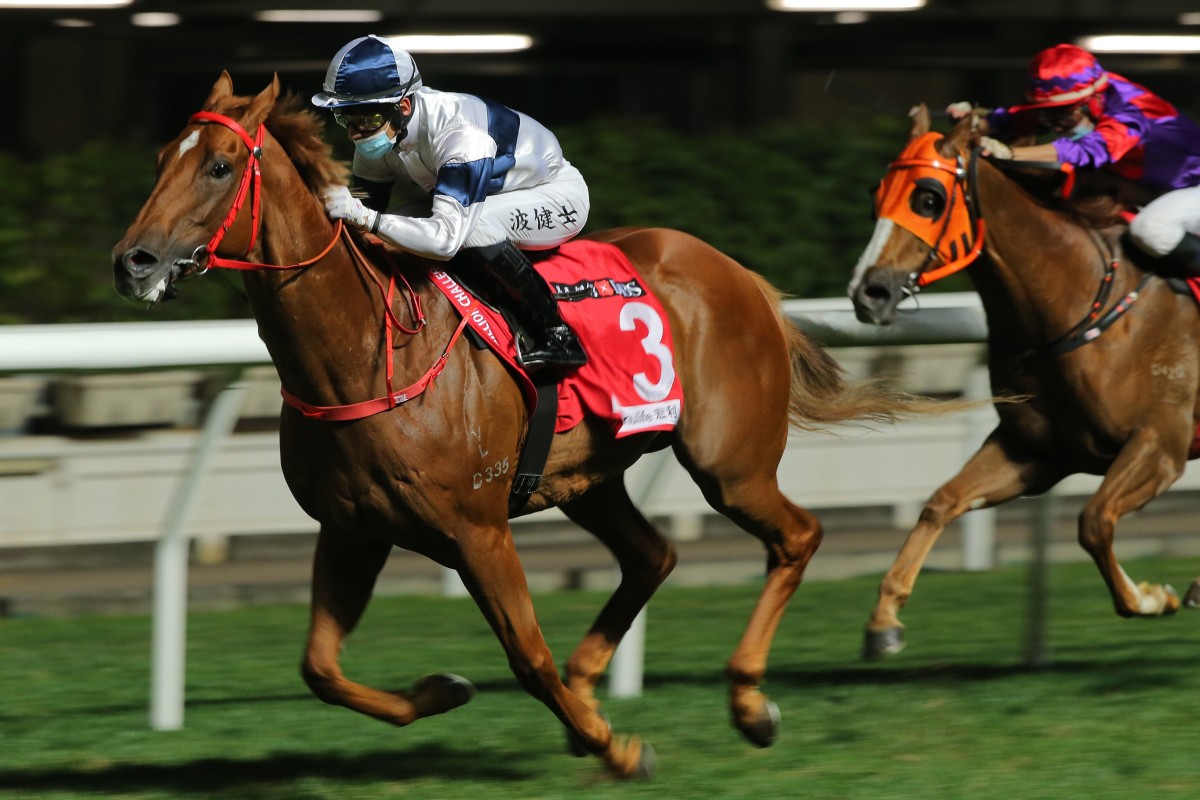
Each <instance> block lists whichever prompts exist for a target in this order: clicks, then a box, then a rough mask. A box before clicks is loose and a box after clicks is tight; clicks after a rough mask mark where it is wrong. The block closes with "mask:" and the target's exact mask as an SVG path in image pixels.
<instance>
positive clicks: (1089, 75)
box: [1018, 44, 1108, 110]
mask: <svg viewBox="0 0 1200 800" xmlns="http://www.w3.org/2000/svg"><path fill="white" fill-rule="evenodd" d="M1107 86H1108V73H1107V72H1105V71H1104V67H1101V66H1100V64H1099V63H1098V62H1097V61H1096V57H1095V56H1093V55H1092V54H1091V53H1089V52H1088V51H1087V50H1084V49H1083V48H1082V47H1076V46H1075V45H1073V44H1056V45H1054V47H1048V48H1046V49H1045V50H1043V51H1042V52H1040V53H1038V54H1037V55H1035V56H1034V57H1033V58H1032V59H1031V60H1030V62H1029V71H1028V73H1027V76H1026V80H1025V97H1026V99H1027V100H1028V101H1029V103H1028V104H1027V105H1024V106H1019V107H1018V108H1019V109H1020V110H1025V109H1032V108H1054V107H1056V106H1073V105H1078V104H1080V103H1084V102H1088V101H1090V100H1092V99H1093V98H1095V99H1096V101H1097V102H1099V101H1100V100H1101V99H1102V98H1103V95H1104V89H1105V87H1107Z"/></svg>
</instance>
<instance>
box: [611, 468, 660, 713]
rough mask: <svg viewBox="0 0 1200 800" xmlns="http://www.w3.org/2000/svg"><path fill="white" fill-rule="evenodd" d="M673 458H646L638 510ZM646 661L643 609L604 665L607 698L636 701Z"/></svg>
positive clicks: (639, 693)
mask: <svg viewBox="0 0 1200 800" xmlns="http://www.w3.org/2000/svg"><path fill="white" fill-rule="evenodd" d="M674 457H675V456H674V454H673V453H672V451H671V449H670V448H667V449H665V450H660V451H658V452H657V453H654V454H653V455H651V456H649V458H652V459H654V464H653V466H652V467H651V468H650V474H649V475H648V476H647V477H646V480H645V481H644V482H643V483H642V485H641V486H640V487H639V489H638V491H637V492H636V497H634V502H635V503H636V504H637V505H638V506H641V505H643V504H644V503H645V502H646V501H647V500H648V499H649V498H650V495H651V494H652V493H653V492H654V488H655V486H656V485H657V484H658V481H659V480H660V479H661V478H662V476H663V473H664V472H666V467H667V464H669V463H670V461H671V459H673V458H674ZM620 581H621V573H620V572H619V571H618V572H617V574H616V582H617V583H620ZM645 657H646V609H644V608H643V609H642V610H641V611H639V612H638V615H637V616H636V617H634V618H633V624H631V625H630V626H629V630H628V631H626V632H625V636H624V637H622V639H621V644H620V645H618V646H617V651H616V652H615V653H613V657H612V661H611V662H610V663H609V665H608V694H609V696H610V697H640V696H641V694H642V678H643V675H644V672H645Z"/></svg>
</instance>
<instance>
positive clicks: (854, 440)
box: [0, 294, 994, 730]
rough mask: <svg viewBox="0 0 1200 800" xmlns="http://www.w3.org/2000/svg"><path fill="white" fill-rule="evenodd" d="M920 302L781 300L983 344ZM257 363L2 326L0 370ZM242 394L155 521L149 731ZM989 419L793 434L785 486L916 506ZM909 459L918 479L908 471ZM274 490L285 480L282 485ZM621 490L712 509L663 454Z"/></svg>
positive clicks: (978, 522) (217, 337)
mask: <svg viewBox="0 0 1200 800" xmlns="http://www.w3.org/2000/svg"><path fill="white" fill-rule="evenodd" d="M923 305H924V306H925V309H924V310H923V312H922V313H921V314H920V315H903V316H902V318H901V320H900V321H899V322H898V323H897V324H896V325H894V326H892V327H890V328H882V329H881V328H875V327H871V326H866V325H862V324H861V323H858V322H857V321H855V320H854V318H853V313H852V311H851V310H850V307H849V303H848V301H846V300H818V301H799V300H793V301H788V302H787V303H786V304H785V311H786V313H787V314H788V316H789V317H791V318H792V319H793V320H795V321H796V322H797V323H798V324H800V326H801V327H802V328H804V329H805V330H806V331H808V332H809V333H810V334H811V335H813V336H814V338H817V339H818V340H819V341H821V342H823V343H825V344H827V345H831V346H834V345H841V346H845V345H867V344H871V345H878V344H887V345H908V344H931V343H956V342H979V341H982V339H983V338H984V336H985V334H986V325H985V322H984V318H983V313H982V310H981V307H980V304H979V299H978V297H977V296H976V295H974V294H955V295H940V296H939V295H931V296H929V297H927V298H924V299H923ZM266 363H269V361H268V356H267V352H266V349H265V347H264V346H263V345H262V343H261V342H260V341H259V339H258V337H257V331H256V328H255V324H254V323H253V322H252V321H249V320H237V321H223V322H163V323H130V324H99V325H66V326H9V327H0V373H28V372H62V371H76V370H78V371H96V370H121V369H148V368H162V367H197V366H225V367H234V368H244V367H247V366H250V365H257V364H266ZM981 375H982V373H980V372H979V371H978V370H977V371H976V372H975V373H974V374H973V376H972V378H971V384H972V391H974V392H976V393H978V394H979V395H980V396H984V395H986V376H982V378H981ZM981 380H982V384H981V383H980V381H981ZM244 394H245V389H244V387H243V386H242V384H240V383H239V382H237V381H236V380H235V381H234V382H233V383H231V384H230V386H229V387H228V388H227V389H226V390H225V391H223V392H222V393H221V395H219V396H218V398H217V400H216V401H215V402H214V403H213V404H212V406H211V407H210V409H209V411H208V413H207V415H206V418H205V421H204V426H203V428H202V430H201V432H200V434H199V436H198V437H197V438H196V440H195V444H194V445H193V447H194V449H193V452H192V455H191V457H190V460H189V461H188V463H187V465H186V468H185V469H184V470H183V474H182V477H181V478H180V479H178V480H177V482H176V485H175V489H174V493H173V494H172V496H171V499H170V501H169V503H167V504H166V507H165V509H164V511H163V516H162V518H161V521H160V523H159V525H158V530H157V536H156V537H155V538H156V539H157V548H156V552H155V570H154V572H155V580H154V612H153V615H154V646H153V659H154V663H153V675H152V683H153V686H152V693H151V694H152V702H151V724H152V725H153V727H154V728H156V729H159V730H170V729H176V728H179V727H181V726H182V724H183V675H184V637H185V632H186V601H187V558H188V547H187V543H188V539H189V537H190V536H191V535H192V532H193V529H192V527H191V525H192V522H193V520H194V519H195V514H196V510H197V500H198V498H199V497H200V496H201V495H200V492H201V491H202V490H203V486H204V483H205V480H206V478H207V477H208V473H209V467H210V464H211V462H212V461H213V459H214V458H215V457H216V456H217V454H218V451H219V449H220V447H221V445H222V443H223V441H224V440H225V439H226V437H227V435H228V434H229V432H230V431H231V430H232V427H233V425H234V423H235V422H236V420H237V417H238V412H239V407H240V404H241V402H242V399H243V397H244ZM989 415H991V412H990V411H988V410H984V411H982V412H981V413H979V414H975V415H972V416H970V417H969V418H968V419H967V420H966V421H965V422H964V421H963V420H959V421H957V422H944V421H943V422H937V423H919V424H912V425H905V426H899V427H897V429H896V430H894V431H889V432H887V433H872V434H869V435H867V436H863V437H850V438H842V439H839V438H831V437H817V436H795V437H793V438H792V440H791V442H790V443H789V448H788V451H787V453H785V456H784V460H783V463H782V464H781V466H780V476H781V485H782V486H783V488H784V491H785V492H786V493H788V494H789V496H791V497H793V499H795V500H796V501H797V502H799V503H801V504H806V505H810V506H812V507H815V508H820V507H831V506H854V505H868V504H903V503H907V504H909V505H910V506H911V505H913V504H917V506H919V503H920V502H921V501H922V500H923V499H924V498H925V496H926V495H927V494H928V493H929V492H930V491H931V489H932V488H934V486H936V484H937V483H938V482H939V481H940V480H943V479H945V478H947V477H949V476H950V475H951V474H953V472H954V471H955V470H957V468H958V467H959V466H960V465H961V463H962V462H963V461H964V460H965V458H966V456H967V455H968V454H969V453H970V452H971V451H972V450H973V449H974V448H975V447H976V446H977V445H978V443H979V442H980V441H981V440H982V438H983V436H984V435H985V434H986V432H987V431H988V430H990V428H991V427H992V425H993V424H994V416H989ZM879 437H883V438H882V440H880V439H879ZM889 440H890V442H891V446H883V447H882V449H881V447H880V444H879V442H880V441H889ZM917 451H919V452H920V456H919V457H920V459H921V460H922V464H923V469H922V470H913V469H911V464H912V460H913V458H914V452H917ZM885 453H886V455H885ZM864 464H871V465H872V473H871V475H872V477H871V479H870V480H864V479H863V476H864V473H863V465H864ZM275 471H276V472H277V469H276V470H275ZM279 481H280V483H282V478H281V477H280V478H279ZM627 483H628V486H629V490H630V493H631V495H632V496H633V497H634V498H635V499H637V500H640V502H641V505H642V507H643V510H645V511H646V512H648V513H649V514H651V515H656V516H674V517H677V518H679V519H682V520H686V519H689V518H693V517H695V516H696V515H699V514H701V513H704V512H706V511H707V510H708V506H707V504H705V503H704V500H703V498H702V497H701V496H700V494H699V491H698V490H697V489H696V487H695V486H694V484H692V482H691V480H690V479H689V478H687V476H686V473H684V472H683V471H682V470H681V469H679V468H678V467H677V466H675V464H674V461H673V459H670V457H669V453H668V452H667V451H664V452H662V453H659V454H655V455H653V456H650V457H648V458H646V459H643V461H642V462H639V464H638V465H635V468H634V469H632V470H631V471H630V473H629V476H628V481H627ZM555 513H558V512H555V511H550V512H543V514H555ZM971 518H974V520H975V525H974V527H971V526H968V529H967V531H966V536H965V544H964V563H965V564H966V565H967V566H968V567H971V568H984V567H986V566H989V565H990V553H991V530H990V527H991V520H990V519H989V518H988V517H987V515H986V514H984V513H980V512H976V514H973V515H968V519H971ZM642 626H644V617H643V618H641V619H640V620H639V622H638V624H637V626H635V629H634V630H633V631H631V632H630V635H629V636H627V644H626V645H622V648H621V649H620V650H619V651H618V654H617V657H616V658H614V663H613V667H612V677H611V681H612V684H611V686H612V688H613V690H614V693H617V694H626V695H629V694H636V693H637V692H638V691H640V687H641V658H640V654H641V651H642V641H641V636H642V635H643V631H644V628H643V627H642Z"/></svg>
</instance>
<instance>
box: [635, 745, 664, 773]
mask: <svg viewBox="0 0 1200 800" xmlns="http://www.w3.org/2000/svg"><path fill="white" fill-rule="evenodd" d="M657 772H658V753H656V752H654V748H653V747H651V746H650V745H649V744H648V743H646V742H642V752H641V755H639V756H638V764H637V768H636V769H635V770H634V771H633V774H632V775H630V777H631V778H642V779H644V780H650V779H651V778H653V777H654V776H655V774H656V773H657Z"/></svg>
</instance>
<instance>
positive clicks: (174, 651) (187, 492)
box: [150, 370, 246, 731]
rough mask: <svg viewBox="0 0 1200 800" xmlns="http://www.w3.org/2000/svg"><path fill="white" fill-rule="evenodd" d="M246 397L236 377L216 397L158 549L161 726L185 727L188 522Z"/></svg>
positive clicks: (155, 702)
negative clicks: (216, 455)
mask: <svg viewBox="0 0 1200 800" xmlns="http://www.w3.org/2000/svg"><path fill="white" fill-rule="evenodd" d="M239 374H240V370H239ZM245 398H246V386H245V384H242V383H236V382H235V383H231V384H230V385H229V386H227V387H225V389H224V391H222V392H221V393H220V394H219V395H217V399H216V400H215V401H213V405H212V408H211V409H209V412H208V415H207V417H206V418H205V420H204V430H203V431H201V434H200V440H199V441H198V442H197V443H196V449H195V451H194V452H193V454H192V459H191V462H190V463H189V464H188V467H187V471H186V472H185V473H184V475H183V477H182V478H181V479H180V482H179V485H178V487H177V488H176V490H175V494H174V496H172V498H171V505H170V507H169V508H168V510H167V516H166V519H165V521H164V524H163V530H162V535H161V536H160V537H159V540H158V544H157V546H156V547H155V550H154V611H153V614H154V618H153V627H154V631H153V644H152V663H151V681H150V726H151V727H152V728H154V730H156V731H174V730H179V729H180V728H182V727H183V694H184V692H183V686H184V671H185V669H184V668H185V664H186V659H187V652H186V651H187V644H186V642H187V586H188V540H189V537H188V534H187V526H188V523H189V522H190V521H191V519H192V514H193V512H194V510H195V508H196V500H197V498H198V497H199V495H200V488H201V485H202V484H203V481H204V476H205V475H206V474H207V472H208V463H209V461H210V460H211V459H212V455H213V453H214V452H215V451H216V449H217V445H218V444H220V442H221V441H222V440H223V439H224V438H225V437H226V436H228V435H229V433H230V432H231V431H232V430H233V426H234V425H235V424H236V423H237V418H238V413H239V412H240V411H241V409H242V403H243V401H244V400H245Z"/></svg>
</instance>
